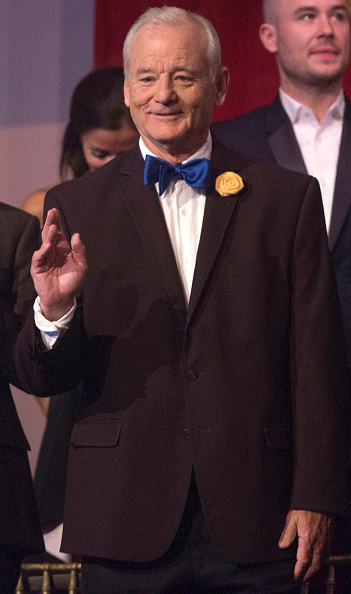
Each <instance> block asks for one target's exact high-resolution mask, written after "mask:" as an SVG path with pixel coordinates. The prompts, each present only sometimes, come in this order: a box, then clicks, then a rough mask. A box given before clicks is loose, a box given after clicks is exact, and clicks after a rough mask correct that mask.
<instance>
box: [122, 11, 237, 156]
mask: <svg viewBox="0 0 351 594" xmlns="http://www.w3.org/2000/svg"><path fill="white" fill-rule="evenodd" d="M219 81H220V82H218V81H217V82H213V81H211V79H210V72H209V65H208V60H207V51H206V40H205V37H204V33H203V31H202V29H201V28H200V27H199V26H198V25H196V24H194V23H189V22H184V24H182V25H180V26H178V27H175V28H173V27H164V26H162V27H161V26H159V27H151V26H149V25H144V26H143V27H142V28H141V29H140V30H139V31H138V32H137V33H136V35H135V37H134V39H133V41H132V44H131V48H130V67H129V72H128V74H127V77H126V82H125V102H126V104H127V106H128V107H130V112H131V115H132V118H133V120H134V122H135V124H136V127H137V128H138V130H139V133H140V135H141V137H142V138H143V140H144V142H145V144H146V146H147V147H148V148H149V149H150V150H151V151H152V152H154V153H155V154H156V155H158V156H160V157H163V158H166V157H167V156H168V157H173V159H170V160H174V161H176V160H179V158H186V156H189V155H191V154H192V153H193V152H195V151H196V150H197V149H198V148H199V147H200V146H201V145H202V144H203V143H204V142H205V140H206V138H207V134H208V130H209V126H210V123H211V119H212V110H213V107H214V105H221V104H222V102H223V101H224V98H225V94H226V87H227V71H226V69H222V72H221V74H220V76H219Z"/></svg>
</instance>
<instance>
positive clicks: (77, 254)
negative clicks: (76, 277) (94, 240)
mask: <svg viewBox="0 0 351 594" xmlns="http://www.w3.org/2000/svg"><path fill="white" fill-rule="evenodd" d="M71 248H72V256H73V259H74V261H75V262H77V264H79V265H80V266H82V267H83V268H84V269H85V270H86V269H87V261H86V249H85V245H84V243H83V242H82V240H81V238H80V235H79V233H74V234H73V235H72V237H71Z"/></svg>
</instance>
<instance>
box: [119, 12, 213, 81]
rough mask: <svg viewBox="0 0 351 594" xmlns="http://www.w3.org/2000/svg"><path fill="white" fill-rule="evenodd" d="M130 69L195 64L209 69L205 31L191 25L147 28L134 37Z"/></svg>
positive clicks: (181, 24)
mask: <svg viewBox="0 0 351 594" xmlns="http://www.w3.org/2000/svg"><path fill="white" fill-rule="evenodd" d="M129 63H130V69H131V70H133V71H135V70H138V69H139V68H144V67H145V68H147V67H148V66H150V67H151V66H155V65H156V64H157V66H158V67H159V66H160V65H162V64H164V65H168V67H172V65H177V64H183V65H185V64H189V65H190V63H191V64H193V66H195V64H196V65H197V66H199V64H200V63H201V66H202V67H207V66H208V54H207V39H206V35H205V33H204V31H203V29H202V28H201V27H200V26H199V25H198V24H197V23H193V22H190V21H184V22H182V23H180V24H179V25H176V26H169V25H164V24H162V25H153V24H152V25H150V24H146V25H144V26H143V27H141V28H140V29H139V31H138V32H137V33H136V34H135V36H134V38H133V40H132V42H131V46H130V54H129Z"/></svg>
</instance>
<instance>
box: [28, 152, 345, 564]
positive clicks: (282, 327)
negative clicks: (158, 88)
mask: <svg viewBox="0 0 351 594" xmlns="http://www.w3.org/2000/svg"><path fill="white" fill-rule="evenodd" d="M212 168H213V179H212V185H211V190H210V191H209V192H208V194H207V200H206V208H205V215H204V221H203V227H202V234H201V240H200V245H199V250H198V255H197V262H196V269H195V275H194V281H193V287H192V293H191V298H190V303H189V306H188V308H187V307H186V303H185V300H184V295H183V290H182V285H181V281H180V277H179V274H178V270H177V265H176V261H175V258H174V255H173V252H172V246H171V242H170V239H169V236H168V232H167V227H166V224H165V221H164V217H163V213H162V210H161V207H160V204H159V199H158V196H157V193H156V191H155V188H154V187H150V186H144V183H143V160H142V157H141V154H140V151H139V149H138V148H136V149H134V150H133V151H131V152H129V153H125V154H124V155H123V156H121V157H120V158H119V159H117V160H114V161H111V162H110V163H109V164H108V165H106V166H105V167H103V168H102V169H100V170H99V171H97V172H95V173H94V174H92V175H88V176H86V177H84V178H81V179H77V180H73V181H70V182H68V183H66V184H64V185H61V186H59V187H56V188H54V189H52V190H51V191H50V192H49V194H48V196H47V199H46V208H50V207H53V206H56V207H57V208H58V209H59V211H60V212H61V215H62V220H63V224H64V227H65V230H66V233H67V235H68V236H70V235H71V234H72V233H73V232H76V231H79V232H80V234H81V238H82V240H83V242H84V243H85V244H86V246H87V257H88V262H89V271H88V274H87V278H86V283H85V288H84V294H83V307H82V308H81V307H80V308H78V310H77V312H76V315H75V317H74V319H73V321H72V323H71V325H70V327H69V329H68V330H67V332H66V333H65V334H64V335H63V337H62V338H60V339H59V341H58V342H57V344H56V345H55V347H54V348H53V349H52V350H51V351H44V350H43V347H42V344H41V339H40V336H39V333H38V332H37V330H36V329H35V327H34V322H33V319H32V318H28V321H27V324H26V325H25V327H24V329H23V331H22V332H21V335H20V337H19V341H18V350H17V355H18V370H19V373H20V375H21V380H22V381H23V382H24V384H25V385H26V387H27V389H29V390H30V391H33V392H35V393H37V394H39V395H43V396H44V395H46V394H50V393H53V392H54V390H56V391H57V392H62V391H65V390H67V389H68V388H69V387H71V386H72V385H73V384H74V383H75V382H77V381H78V380H79V379H80V378H83V382H84V385H83V394H82V401H83V405H82V408H81V411H80V414H79V420H78V422H77V424H76V426H75V428H74V431H73V435H72V445H71V451H70V459H69V470H68V479H67V493H66V509H65V518H64V537H63V546H62V548H63V550H68V551H73V552H75V553H80V554H84V555H92V556H100V557H107V558H116V559H124V560H132V561H146V560H151V559H155V558H157V557H159V556H160V555H162V554H163V553H164V552H165V551H166V550H167V548H168V547H169V546H170V544H171V542H172V540H173V538H174V536H175V533H176V531H177V528H178V526H179V523H180V519H181V517H182V514H183V510H184V505H185V501H186V498H187V493H188V490H189V483H190V477H191V474H192V470H193V469H195V474H196V479H197V484H198V490H199V494H200V498H201V501H202V505H203V509H204V513H205V514H206V517H207V518H208V520H209V522H210V525H211V529H212V532H213V538H214V540H215V542H216V543H217V545H218V546H219V547H220V549H221V550H222V551H223V553H224V554H225V555H228V556H229V558H231V559H234V560H236V561H240V562H251V561H252V562H254V561H257V560H267V559H274V558H279V557H282V556H284V555H291V554H292V552H291V551H288V552H285V553H284V552H282V551H281V550H279V549H278V547H277V542H278V540H279V536H280V533H281V530H282V528H283V526H284V523H285V516H286V513H287V512H288V510H289V508H290V506H292V507H293V508H296V509H311V510H321V511H329V512H333V513H334V512H335V513H342V512H343V511H345V505H346V486H345V475H346V471H345V468H346V454H345V430H344V425H343V415H344V404H345V390H346V386H345V384H346V379H345V368H346V364H345V362H344V354H343V348H342V330H341V320H340V319H339V308H338V300H337V295H336V287H335V283H334V276H333V273H332V269H331V265H330V258H329V253H328V246H327V238H326V234H325V229H324V223H323V220H324V219H323V210H322V204H321V198H320V193H319V188H318V184H317V182H316V181H315V180H314V179H312V178H310V177H308V176H305V175H300V174H296V173H293V172H288V171H285V170H282V169H280V168H279V167H277V166H275V165H269V164H268V165H264V166H262V165H261V164H255V163H253V162H252V160H251V159H249V158H248V157H246V156H243V155H241V154H238V153H231V152H230V151H228V150H227V149H225V148H224V147H223V146H222V145H218V144H216V143H215V144H214V148H213V154H212ZM225 171H236V172H239V173H240V175H241V176H242V177H243V180H244V183H245V187H244V189H243V190H242V191H241V192H240V193H238V194H237V195H230V196H227V197H224V196H220V195H219V194H218V193H217V192H216V191H215V190H214V180H215V178H216V176H217V175H219V174H221V173H223V172H225ZM82 310H83V311H82Z"/></svg>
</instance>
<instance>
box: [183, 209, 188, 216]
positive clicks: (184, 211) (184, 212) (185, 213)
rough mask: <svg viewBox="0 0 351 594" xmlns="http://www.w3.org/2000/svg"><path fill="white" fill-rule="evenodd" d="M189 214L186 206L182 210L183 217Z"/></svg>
mask: <svg viewBox="0 0 351 594" xmlns="http://www.w3.org/2000/svg"><path fill="white" fill-rule="evenodd" d="M187 214H188V212H187V211H186V210H185V208H183V210H182V215H183V217H186V215H187Z"/></svg>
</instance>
